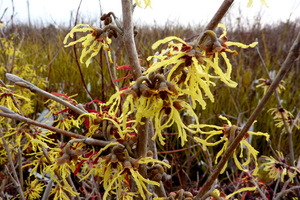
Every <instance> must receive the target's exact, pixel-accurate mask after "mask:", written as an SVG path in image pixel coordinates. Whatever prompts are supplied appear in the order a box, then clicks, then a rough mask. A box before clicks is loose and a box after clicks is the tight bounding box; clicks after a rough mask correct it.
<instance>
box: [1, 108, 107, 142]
mask: <svg viewBox="0 0 300 200" xmlns="http://www.w3.org/2000/svg"><path fill="white" fill-rule="evenodd" d="M4 108H5V107H4ZM0 109H1V110H2V111H3V106H0ZM11 112H12V111H11ZM0 116H2V117H6V118H11V119H15V120H19V121H22V122H25V123H27V124H32V125H35V126H39V127H41V128H45V129H48V130H50V131H53V132H56V133H60V134H63V135H65V136H68V137H73V138H78V139H83V142H84V143H86V144H89V145H99V146H106V145H108V144H109V143H110V142H109V141H103V140H97V139H93V138H89V137H85V136H83V135H79V134H76V133H73V132H70V131H66V130H63V129H59V128H56V127H53V126H49V125H47V124H43V123H40V122H37V121H34V120H32V119H29V118H26V117H23V116H21V115H19V114H17V113H4V112H0Z"/></svg>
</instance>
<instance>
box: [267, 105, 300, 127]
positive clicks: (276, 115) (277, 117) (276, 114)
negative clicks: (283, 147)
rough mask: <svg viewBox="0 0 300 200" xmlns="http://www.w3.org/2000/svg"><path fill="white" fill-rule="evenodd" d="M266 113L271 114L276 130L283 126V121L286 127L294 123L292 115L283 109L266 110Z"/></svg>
mask: <svg viewBox="0 0 300 200" xmlns="http://www.w3.org/2000/svg"><path fill="white" fill-rule="evenodd" d="M268 112H271V115H273V119H274V121H275V126H276V127H278V128H281V127H283V126H284V121H283V120H285V121H286V122H287V124H288V126H291V125H292V124H293V121H294V120H293V117H294V116H293V114H292V113H291V112H289V111H287V110H286V109H284V108H271V109H269V110H268ZM281 115H282V116H281ZM282 117H283V118H282ZM296 127H297V128H298V125H297V124H296Z"/></svg>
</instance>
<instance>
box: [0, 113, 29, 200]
mask: <svg viewBox="0 0 300 200" xmlns="http://www.w3.org/2000/svg"><path fill="white" fill-rule="evenodd" d="M0 114H1V113H0ZM0 137H1V138H2V143H3V146H4V148H5V151H6V154H7V158H8V162H9V165H10V170H8V169H7V173H8V174H9V175H10V172H12V173H13V176H14V177H12V180H13V182H14V184H15V186H16V188H17V190H18V192H19V194H20V198H21V199H22V200H25V197H24V193H23V190H22V187H21V184H20V181H19V178H18V175H17V172H16V168H15V165H14V162H13V159H12V157H11V154H10V149H9V146H8V144H7V142H6V141H5V138H4V135H3V133H2V130H1V129H0ZM5 167H6V165H5Z"/></svg>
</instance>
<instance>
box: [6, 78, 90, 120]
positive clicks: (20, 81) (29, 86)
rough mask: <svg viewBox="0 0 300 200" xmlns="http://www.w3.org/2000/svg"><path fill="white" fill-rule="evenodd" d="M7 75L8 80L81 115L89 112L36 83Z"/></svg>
mask: <svg viewBox="0 0 300 200" xmlns="http://www.w3.org/2000/svg"><path fill="white" fill-rule="evenodd" d="M5 75H6V78H7V79H8V80H10V81H11V82H13V83H14V84H16V85H18V86H20V87H24V88H27V89H29V90H30V91H31V92H35V93H37V94H39V95H42V96H44V97H46V98H49V99H52V100H54V101H57V102H58V103H61V104H63V105H64V106H66V107H68V108H70V109H71V110H73V111H74V112H76V113H78V114H80V115H82V114H85V113H87V111H86V110H84V109H83V108H78V107H76V106H74V105H72V104H71V103H69V102H67V101H65V100H63V99H61V98H59V97H57V96H55V95H53V94H50V93H49V92H46V91H44V90H42V89H41V88H39V87H37V86H35V85H34V84H32V83H30V82H28V81H25V80H24V79H22V78H20V77H18V76H16V75H14V74H10V73H6V74H5Z"/></svg>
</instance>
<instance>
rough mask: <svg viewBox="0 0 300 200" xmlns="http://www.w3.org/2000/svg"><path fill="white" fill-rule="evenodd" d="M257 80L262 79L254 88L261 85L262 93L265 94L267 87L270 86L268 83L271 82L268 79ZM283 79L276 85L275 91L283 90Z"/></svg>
mask: <svg viewBox="0 0 300 200" xmlns="http://www.w3.org/2000/svg"><path fill="white" fill-rule="evenodd" d="M258 81H262V83H260V84H258V85H257V86H256V88H259V87H262V88H263V89H264V95H265V94H266V92H267V90H268V88H269V87H270V85H271V84H272V82H271V81H270V80H269V79H263V78H260V79H258ZM283 83H284V81H283V80H281V81H280V84H279V85H278V86H277V88H276V91H277V92H278V93H281V91H282V90H285V87H284V86H283Z"/></svg>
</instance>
